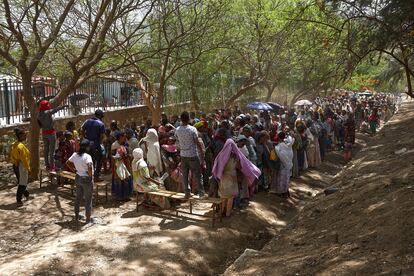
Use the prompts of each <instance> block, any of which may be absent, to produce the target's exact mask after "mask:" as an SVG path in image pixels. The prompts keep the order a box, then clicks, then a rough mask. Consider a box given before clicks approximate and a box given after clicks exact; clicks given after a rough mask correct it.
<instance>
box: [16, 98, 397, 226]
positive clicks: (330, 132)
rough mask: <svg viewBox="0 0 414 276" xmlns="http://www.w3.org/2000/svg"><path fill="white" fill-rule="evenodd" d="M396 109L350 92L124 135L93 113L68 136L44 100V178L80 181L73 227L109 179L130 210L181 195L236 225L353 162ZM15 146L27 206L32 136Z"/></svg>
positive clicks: (186, 119)
mask: <svg viewBox="0 0 414 276" xmlns="http://www.w3.org/2000/svg"><path fill="white" fill-rule="evenodd" d="M395 108H396V98H395V97H394V96H393V95H391V94H373V95H363V96H361V95H358V94H353V93H345V94H344V93H343V94H338V95H332V96H329V97H325V98H316V99H315V100H314V101H313V102H312V104H309V105H302V106H295V107H294V108H293V107H292V108H279V109H277V110H274V111H250V112H249V113H247V112H246V113H242V112H241V111H239V110H237V111H232V110H229V109H223V110H215V111H214V112H213V113H209V114H207V113H200V114H196V113H195V112H190V113H188V112H183V113H181V115H180V116H177V115H172V116H168V115H167V114H164V113H163V114H161V120H160V122H159V124H156V125H153V124H152V122H151V120H148V121H147V122H145V123H144V124H142V125H138V124H136V123H130V124H126V125H124V126H120V125H119V123H118V122H116V121H112V122H111V123H110V125H109V126H108V128H107V127H106V126H105V124H104V122H103V117H104V112H103V111H102V110H96V112H95V114H94V116H93V117H92V118H90V119H88V120H86V121H85V122H84V123H83V124H82V125H81V126H79V129H76V125H75V124H74V123H73V122H69V123H68V124H67V125H66V129H65V130H60V131H56V130H55V129H54V127H53V117H52V115H53V113H55V112H56V111H57V110H58V109H53V108H51V106H50V104H49V103H48V102H47V101H42V102H41V103H40V105H39V120H38V121H39V125H40V127H41V128H42V135H43V141H44V158H45V166H46V169H47V170H51V171H54V170H71V171H74V172H76V179H75V182H76V201H75V217H76V219H79V218H80V215H79V205H80V200H81V199H84V200H85V209H86V220H87V221H90V219H91V212H92V190H93V183H94V181H95V182H96V181H101V180H102V179H101V176H102V174H111V175H112V195H113V197H114V198H115V199H116V200H120V201H127V200H129V199H130V198H131V196H132V194H133V193H134V191H135V192H148V191H157V190H164V189H165V190H170V191H175V192H183V193H184V194H185V197H186V198H189V197H192V196H197V197H199V198H201V199H203V198H206V197H219V198H221V199H222V204H221V206H222V207H221V208H222V209H221V212H222V215H223V216H230V215H231V211H232V209H233V208H239V207H243V206H246V205H248V203H249V201H250V200H252V198H253V197H254V195H255V194H256V193H258V192H259V191H264V192H269V193H271V194H274V195H276V196H279V197H282V198H289V197H290V193H289V182H290V179H291V178H295V177H299V176H300V175H301V174H303V173H304V172H305V171H306V170H307V169H308V168H316V167H318V166H319V165H320V164H321V163H322V162H323V161H324V159H325V156H326V153H327V152H329V151H331V150H340V151H342V152H343V156H344V158H345V160H350V159H351V158H352V146H353V144H354V143H355V132H356V131H361V132H368V133H370V134H371V135H375V133H376V130H377V128H378V127H379V126H380V124H381V123H382V122H384V121H387V120H388V119H390V118H391V116H392V115H393V113H394V112H395ZM197 115H199V116H197ZM16 137H17V141H16V142H15V143H14V144H13V146H12V150H11V161H12V163H13V168H14V170H15V172H16V176H17V179H18V185H19V188H18V191H17V196H16V199H17V202H18V203H19V204H21V202H22V196H23V195H24V196H26V197H29V193H28V191H27V189H26V186H27V182H28V176H27V175H28V172H29V171H30V163H29V161H28V160H29V157H28V155H29V152H28V151H27V148H26V147H25V146H24V141H25V138H26V134H25V132H24V131H23V130H21V129H16ZM55 141H56V142H55ZM55 144H56V145H55ZM51 152H52V153H53V154H51ZM21 186H23V187H22V188H21ZM145 201H146V203H147V204H155V205H158V206H159V207H161V208H169V207H170V206H171V205H172V204H176V203H175V202H170V201H169V200H168V199H166V198H164V197H160V196H152V195H151V196H146V197H145Z"/></svg>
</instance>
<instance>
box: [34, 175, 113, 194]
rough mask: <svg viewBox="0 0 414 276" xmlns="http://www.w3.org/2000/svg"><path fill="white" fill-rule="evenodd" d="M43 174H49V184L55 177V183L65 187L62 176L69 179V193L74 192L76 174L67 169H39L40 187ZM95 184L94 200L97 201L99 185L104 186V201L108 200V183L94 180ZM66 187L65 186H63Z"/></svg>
mask: <svg viewBox="0 0 414 276" xmlns="http://www.w3.org/2000/svg"><path fill="white" fill-rule="evenodd" d="M43 174H47V175H48V176H49V182H50V183H51V184H53V179H54V178H55V179H56V183H57V185H59V186H62V187H65V186H64V185H65V184H64V183H62V181H61V180H62V178H63V179H67V180H69V183H70V184H69V185H70V188H68V189H70V190H71V194H72V195H73V194H74V191H75V177H76V174H75V173H73V172H69V171H61V172H55V171H42V170H41V171H40V178H39V179H40V181H39V185H40V188H42V182H43ZM94 184H95V200H96V202H98V201H99V187H100V186H105V199H106V201H108V183H106V182H105V181H102V182H96V183H94ZM65 188H66V187H65Z"/></svg>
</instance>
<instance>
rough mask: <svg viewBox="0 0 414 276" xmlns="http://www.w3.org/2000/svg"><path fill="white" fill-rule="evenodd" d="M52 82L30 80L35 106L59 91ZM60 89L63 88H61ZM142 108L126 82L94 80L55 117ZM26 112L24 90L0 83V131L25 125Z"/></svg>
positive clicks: (15, 83) (135, 91) (136, 91)
mask: <svg viewBox="0 0 414 276" xmlns="http://www.w3.org/2000/svg"><path fill="white" fill-rule="evenodd" d="M56 87H57V86H56V84H55V83H54V82H53V80H50V79H43V78H42V79H35V80H33V86H32V94H33V96H34V97H35V99H36V101H37V102H40V101H41V100H43V99H46V100H50V99H51V98H53V97H54V96H55V95H56V94H57V93H58V89H57V88H56ZM62 87H63V85H62ZM141 104H142V97H141V93H140V91H139V89H138V88H137V87H136V86H134V85H132V84H131V83H129V82H124V81H119V80H112V79H96V80H89V81H87V82H85V83H84V84H83V85H82V86H81V87H79V88H78V89H76V90H75V91H73V92H72V93H71V94H70V95H69V96H68V97H67V99H65V101H64V102H63V103H62V105H65V106H68V107H66V108H64V109H63V110H61V111H60V112H58V113H57V114H56V116H57V117H66V116H73V115H78V114H82V113H91V112H93V111H94V110H95V109H97V108H100V109H103V110H114V109H118V108H121V107H128V106H136V105H141ZM29 118H30V112H29V109H28V107H27V105H26V103H25V101H24V98H23V86H22V83H21V82H20V81H19V80H17V79H10V78H8V79H0V127H5V126H8V125H11V124H17V123H21V122H25V121H28V119H29Z"/></svg>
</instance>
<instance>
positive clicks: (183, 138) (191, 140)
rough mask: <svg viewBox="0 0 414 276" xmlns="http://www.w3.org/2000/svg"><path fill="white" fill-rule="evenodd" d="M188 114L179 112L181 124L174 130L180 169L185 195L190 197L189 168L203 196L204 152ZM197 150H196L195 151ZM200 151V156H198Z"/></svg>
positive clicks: (203, 196)
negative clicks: (202, 169)
mask: <svg viewBox="0 0 414 276" xmlns="http://www.w3.org/2000/svg"><path fill="white" fill-rule="evenodd" d="M189 122H190V115H189V114H188V112H186V111H184V112H183V113H181V126H179V127H178V128H177V130H176V131H175V137H176V140H177V146H178V147H179V149H180V156H181V170H182V174H183V185H184V191H185V197H186V198H190V196H191V193H190V191H191V190H190V187H189V185H188V174H189V172H190V170H191V172H192V175H193V177H194V179H195V181H196V183H197V187H198V195H199V196H200V198H205V197H206V196H207V195H206V194H205V192H204V186H203V183H202V182H201V167H202V166H204V160H205V159H204V152H203V149H202V145H201V144H200V141H199V140H198V133H197V129H196V128H195V127H193V126H190V125H189ZM197 150H198V152H197ZM198 153H200V158H199V157H198Z"/></svg>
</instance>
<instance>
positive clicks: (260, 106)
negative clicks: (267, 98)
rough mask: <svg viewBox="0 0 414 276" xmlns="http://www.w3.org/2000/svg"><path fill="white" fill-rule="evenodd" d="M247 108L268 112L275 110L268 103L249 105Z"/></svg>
mask: <svg viewBox="0 0 414 276" xmlns="http://www.w3.org/2000/svg"><path fill="white" fill-rule="evenodd" d="M247 108H250V109H254V110H267V111H270V110H273V108H272V107H271V106H270V105H268V104H267V103H261V102H252V103H249V104H248V105H247Z"/></svg>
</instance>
